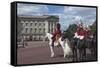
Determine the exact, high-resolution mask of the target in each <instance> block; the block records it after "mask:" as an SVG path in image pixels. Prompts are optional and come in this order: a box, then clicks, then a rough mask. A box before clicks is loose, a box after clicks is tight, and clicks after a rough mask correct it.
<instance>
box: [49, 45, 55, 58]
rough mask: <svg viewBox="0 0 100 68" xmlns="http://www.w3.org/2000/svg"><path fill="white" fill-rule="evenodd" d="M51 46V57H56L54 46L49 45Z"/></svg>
mask: <svg viewBox="0 0 100 68" xmlns="http://www.w3.org/2000/svg"><path fill="white" fill-rule="evenodd" d="M49 46H50V51H51V57H54V51H53V49H54V47H53V46H52V45H49Z"/></svg>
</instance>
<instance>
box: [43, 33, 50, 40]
mask: <svg viewBox="0 0 100 68" xmlns="http://www.w3.org/2000/svg"><path fill="white" fill-rule="evenodd" d="M46 38H48V39H49V40H51V38H52V34H50V33H46V34H45V36H44V39H46Z"/></svg>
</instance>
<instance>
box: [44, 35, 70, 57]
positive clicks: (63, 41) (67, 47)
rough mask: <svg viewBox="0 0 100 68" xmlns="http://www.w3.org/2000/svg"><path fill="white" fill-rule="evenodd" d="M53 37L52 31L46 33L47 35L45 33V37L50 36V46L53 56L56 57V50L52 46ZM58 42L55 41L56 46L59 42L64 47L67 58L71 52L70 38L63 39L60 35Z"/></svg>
mask: <svg viewBox="0 0 100 68" xmlns="http://www.w3.org/2000/svg"><path fill="white" fill-rule="evenodd" d="M52 37H53V35H52V34H50V33H46V35H45V38H48V40H49V47H50V51H51V57H54V55H55V54H54V50H53V46H52ZM58 42H59V43H58ZM58 42H55V41H54V47H55V46H57V45H58V44H60V45H61V47H62V50H63V52H64V58H65V57H66V56H67V55H69V54H70V52H71V48H70V47H69V44H68V39H65V40H62V37H60V38H59V39H58Z"/></svg>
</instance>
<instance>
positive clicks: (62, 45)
mask: <svg viewBox="0 0 100 68" xmlns="http://www.w3.org/2000/svg"><path fill="white" fill-rule="evenodd" d="M60 44H61V47H62V49H63V52H64V58H65V57H66V53H65V47H64V43H62V42H61V43H60Z"/></svg>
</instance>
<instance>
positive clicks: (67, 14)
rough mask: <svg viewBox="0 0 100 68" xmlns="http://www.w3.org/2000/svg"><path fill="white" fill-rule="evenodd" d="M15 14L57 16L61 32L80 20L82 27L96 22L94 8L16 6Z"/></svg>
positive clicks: (20, 4)
mask: <svg viewBox="0 0 100 68" xmlns="http://www.w3.org/2000/svg"><path fill="white" fill-rule="evenodd" d="M17 14H18V15H23V16H34V15H35V16H37V15H40V16H41V15H58V16H59V18H60V19H59V23H60V24H61V27H62V29H63V30H65V29H66V28H67V27H68V26H69V25H70V24H73V23H76V24H77V23H79V20H80V19H81V20H82V21H83V23H84V25H90V24H92V23H93V22H94V21H95V20H96V8H92V7H74V6H58V5H57V6H56V5H36V4H22V3H19V4H17Z"/></svg>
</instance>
